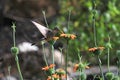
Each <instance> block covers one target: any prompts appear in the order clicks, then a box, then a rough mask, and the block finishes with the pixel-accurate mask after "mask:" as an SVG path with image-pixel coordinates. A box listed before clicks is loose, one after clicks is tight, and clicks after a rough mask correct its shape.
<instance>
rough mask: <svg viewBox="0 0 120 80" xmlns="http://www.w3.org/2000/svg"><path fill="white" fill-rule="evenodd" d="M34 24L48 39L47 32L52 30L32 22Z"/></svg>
mask: <svg viewBox="0 0 120 80" xmlns="http://www.w3.org/2000/svg"><path fill="white" fill-rule="evenodd" d="M32 23H33V24H34V25H35V26H36V27H37V28H38V30H39V31H40V32H41V33H42V35H43V36H44V37H47V32H48V31H51V30H50V29H48V28H46V27H45V26H42V25H40V24H39V23H37V22H35V21H32Z"/></svg>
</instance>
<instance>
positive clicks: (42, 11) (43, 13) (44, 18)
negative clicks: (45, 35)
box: [42, 11, 49, 27]
mask: <svg viewBox="0 0 120 80" xmlns="http://www.w3.org/2000/svg"><path fill="white" fill-rule="evenodd" d="M42 13H43V17H44V19H45V23H46V26H47V27H49V26H48V23H47V19H46V15H45V11H42Z"/></svg>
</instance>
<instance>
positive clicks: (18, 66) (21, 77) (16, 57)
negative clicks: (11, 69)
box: [15, 55, 23, 80]
mask: <svg viewBox="0 0 120 80" xmlns="http://www.w3.org/2000/svg"><path fill="white" fill-rule="evenodd" d="M15 60H16V63H17V69H18V72H19V75H20V80H23V76H22V73H21V70H20V65H19V59H18V56H17V55H16V56H15Z"/></svg>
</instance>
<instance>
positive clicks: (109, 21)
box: [51, 0, 120, 62]
mask: <svg viewBox="0 0 120 80" xmlns="http://www.w3.org/2000/svg"><path fill="white" fill-rule="evenodd" d="M94 1H95V2H96V16H95V18H96V32H97V44H98V46H106V44H107V42H108V35H109V36H110V38H111V44H112V49H111V50H110V51H111V52H110V55H111V57H110V58H111V60H113V59H114V58H115V53H116V51H117V50H119V49H120V27H119V26H120V20H119V19H120V5H119V3H120V1H119V0H94ZM92 2H93V0H59V4H60V16H58V18H57V20H56V21H55V22H53V24H52V25H51V26H56V25H57V26H59V27H60V28H61V29H62V30H63V31H64V32H66V33H68V32H69V33H73V34H76V35H77V37H78V38H77V39H76V40H71V41H70V47H69V48H70V49H69V57H70V59H71V60H78V57H77V49H80V51H81V53H82V54H83V56H84V55H85V56H86V57H85V58H86V59H87V60H90V57H91V56H89V55H88V54H89V52H88V48H90V47H94V38H93V26H92V25H93V21H92V16H93V14H92V8H93V3H92ZM69 11H71V14H70V21H69V26H68V16H69ZM67 27H68V29H67ZM101 57H102V59H103V60H106V57H107V50H105V51H104V54H103V55H102V56H101ZM91 59H92V58H91ZM93 60H94V59H93ZM104 62H105V61H104ZM106 62H107V61H106Z"/></svg>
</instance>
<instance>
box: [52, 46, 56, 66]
mask: <svg viewBox="0 0 120 80" xmlns="http://www.w3.org/2000/svg"><path fill="white" fill-rule="evenodd" d="M52 63H53V64H55V61H54V46H53V45H52Z"/></svg>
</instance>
